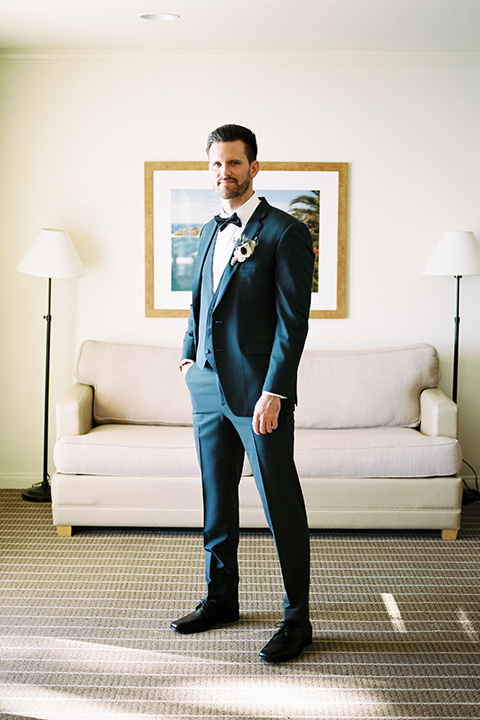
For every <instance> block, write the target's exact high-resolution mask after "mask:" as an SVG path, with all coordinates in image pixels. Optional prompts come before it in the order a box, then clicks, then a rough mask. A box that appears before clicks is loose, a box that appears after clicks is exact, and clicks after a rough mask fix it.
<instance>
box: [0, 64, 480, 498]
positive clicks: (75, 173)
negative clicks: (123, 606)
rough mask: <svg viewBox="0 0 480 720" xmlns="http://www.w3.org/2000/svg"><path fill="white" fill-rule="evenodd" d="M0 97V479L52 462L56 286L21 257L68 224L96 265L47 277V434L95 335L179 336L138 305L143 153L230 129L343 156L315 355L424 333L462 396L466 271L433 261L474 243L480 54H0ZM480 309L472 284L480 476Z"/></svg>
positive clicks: (463, 404) (287, 155) (263, 145)
mask: <svg viewBox="0 0 480 720" xmlns="http://www.w3.org/2000/svg"><path fill="white" fill-rule="evenodd" d="M0 92H1V97H2V102H1V106H0V113H1V114H0V156H1V167H2V172H1V173H0V205H1V212H0V244H1V250H2V263H1V266H0V272H1V284H0V301H1V304H0V314H1V322H2V339H3V342H2V348H3V349H2V355H1V364H0V367H1V397H2V412H1V419H0V423H1V426H0V442H1V445H2V447H1V458H2V464H1V468H0V485H3V486H4V487H14V486H19V487H20V486H27V487H28V486H29V485H30V484H31V481H33V480H39V479H40V475H41V464H42V460H41V458H42V429H43V373H44V346H45V322H44V320H43V315H44V314H45V310H46V289H47V288H46V280H43V279H41V278H33V277H30V276H27V275H20V274H19V273H16V272H15V265H16V263H17V261H18V260H19V258H20V257H21V255H22V254H23V252H24V251H25V249H26V248H27V247H28V245H29V244H30V242H31V241H32V240H33V239H34V237H35V235H36V233H37V232H38V230H39V229H40V228H41V227H54V228H62V229H67V230H69V231H70V234H71V236H72V239H73V241H74V243H75V245H76V247H77V250H78V252H79V255H80V256H81V258H82V260H83V262H84V264H85V266H86V269H87V271H88V275H87V276H86V277H85V278H82V279H80V280H78V281H65V280H64V281H55V282H54V297H53V326H52V331H53V346H52V387H51V403H52V423H51V424H52V428H51V438H52V440H51V445H53V439H54V422H53V405H54V402H55V400H56V398H57V397H58V396H59V394H60V393H62V392H63V391H64V390H65V389H66V388H67V387H68V385H69V384H70V382H71V380H72V378H73V364H74V359H75V356H76V353H77V349H78V346H79V344H80V343H81V341H82V340H83V339H85V338H97V339H104V340H117V341H126V342H133V341H140V342H145V343H154V344H167V345H171V346H177V345H178V346H180V343H181V339H182V336H183V332H184V327H185V321H184V320H182V319H146V318H145V317H144V279H143V278H144V275H143V273H144V215H143V163H144V161H145V160H198V159H200V160H203V159H204V151H203V148H204V142H205V138H206V135H207V134H208V132H209V131H210V130H211V129H212V128H213V127H216V126H217V125H220V124H222V123H224V122H238V123H241V124H245V125H248V126H250V127H252V128H253V129H254V130H255V131H256V133H257V137H258V140H259V145H260V160H262V159H263V160H265V161H267V160H268V161H274V160H285V161H307V160H311V161H343V162H348V163H349V166H350V189H349V232H348V279H347V289H348V298H347V308H348V309H347V313H348V317H347V319H345V320H314V321H312V323H311V329H310V334H309V338H308V343H307V344H308V347H311V348H333V349H335V348H356V347H357V348H360V347H362V348H363V347H380V346H387V345H398V344H404V343H415V342H428V343H431V344H433V345H435V346H436V347H437V348H438V350H439V351H440V354H441V367H442V373H443V379H442V387H443V388H444V389H445V391H446V392H447V393H450V388H451V365H452V363H451V355H452V346H453V317H454V310H455V308H454V300H455V281H454V280H453V278H437V277H426V276H423V275H422V270H423V267H424V266H425V264H426V262H427V260H428V259H429V257H430V255H431V253H432V252H433V250H434V248H435V246H436V243H437V242H438V240H439V239H440V237H441V234H442V233H443V231H444V230H462V229H466V230H473V231H474V232H475V233H476V235H477V238H480V206H479V198H480V173H479V168H480V133H479V132H478V128H479V127H480V58H479V56H478V55H476V56H464V57H458V56H452V57H450V58H448V57H447V58H445V57H442V56H435V55H433V56H432V55H419V56H397V55H385V56H369V55H338V56H329V55H322V54H321V53H319V54H318V55H301V54H297V55H294V54H291V55H279V56H277V57H273V56H271V55H270V56H267V55H265V56H264V55H262V54H261V53H259V54H258V55H256V56H249V57H246V58H243V57H241V56H239V55H238V53H236V54H235V55H234V56H233V57H227V58H225V57H224V56H217V55H215V54H213V53H212V54H211V55H207V56H205V55H201V56H198V55H196V54H194V53H192V54H191V56H188V55H184V54H182V55H180V54H179V55H177V56H175V55H173V56H172V55H171V54H170V55H163V54H162V53H158V54H147V55H142V54H130V55H128V54H126V55H121V54H116V55H106V54H105V55H98V54H90V55H85V54H83V55H82V54H77V55H69V56H59V55H49V56H32V55H31V56H28V55H24V56H20V55H18V56H4V57H3V58H1V56H0ZM221 98H223V99H221ZM479 307H480V277H466V278H464V279H463V281H462V303H461V317H462V323H461V364H460V386H459V405H460V440H461V443H462V446H463V449H464V454H465V457H466V458H467V459H468V460H469V462H470V463H471V464H473V465H475V466H476V468H477V470H478V469H480V447H479V443H478V420H477V416H478V406H479V403H480V379H479V378H480V372H479V371H480V332H479V330H480V315H479V311H478V309H479ZM52 470H53V465H52ZM466 470H467V472H466V474H469V473H470V471H469V470H468V469H466Z"/></svg>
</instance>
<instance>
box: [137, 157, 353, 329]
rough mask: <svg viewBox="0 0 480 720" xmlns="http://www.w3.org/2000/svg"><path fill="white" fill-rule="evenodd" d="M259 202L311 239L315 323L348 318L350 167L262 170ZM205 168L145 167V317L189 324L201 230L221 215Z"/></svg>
mask: <svg viewBox="0 0 480 720" xmlns="http://www.w3.org/2000/svg"><path fill="white" fill-rule="evenodd" d="M254 187H255V190H256V192H257V194H258V195H259V196H260V197H265V198H266V199H267V200H268V202H269V203H270V204H271V205H275V206H276V207H279V208H282V209H283V210H286V212H289V213H291V214H292V215H293V216H294V217H297V218H298V219H299V220H302V221H303V222H305V223H306V224H307V226H308V228H309V230H310V232H311V235H312V238H313V246H314V251H315V269H314V278H313V285H312V303H311V310H310V317H312V318H344V317H345V316H346V245H347V198H348V164H347V163H292V162H285V163H284V162H271V163H260V172H259V173H258V175H257V176H256V178H255V182H254ZM219 208H220V201H219V198H218V196H217V195H216V193H215V192H214V191H213V190H212V188H211V185H210V176H209V173H208V165H207V163H206V162H146V163H145V316H146V317H188V315H189V308H190V303H191V290H192V280H193V273H194V269H195V262H196V257H197V251H198V238H199V235H200V230H201V228H202V226H203V225H204V224H205V223H206V222H208V221H209V220H210V219H211V218H212V217H213V216H214V215H216V214H217V213H218V212H219Z"/></svg>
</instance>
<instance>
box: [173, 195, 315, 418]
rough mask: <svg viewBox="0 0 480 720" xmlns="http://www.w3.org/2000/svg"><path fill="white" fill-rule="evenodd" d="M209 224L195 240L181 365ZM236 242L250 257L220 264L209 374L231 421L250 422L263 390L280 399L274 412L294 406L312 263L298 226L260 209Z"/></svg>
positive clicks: (194, 334)
mask: <svg viewBox="0 0 480 720" xmlns="http://www.w3.org/2000/svg"><path fill="white" fill-rule="evenodd" d="M216 227H217V225H216V223H215V221H214V220H211V221H210V222H209V223H207V224H206V225H205V226H204V227H203V228H202V231H201V233H200V241H199V251H198V260H197V266H196V270H195V275H194V280H193V295H192V305H191V312H190V317H189V319H188V325H187V331H186V333H185V338H184V343H183V350H182V357H185V358H191V359H192V360H194V359H195V358H196V345H197V340H198V324H199V312H200V285H201V278H202V271H203V266H204V262H205V257H206V254H207V252H208V249H209V247H210V245H211V243H212V242H213V241H214V238H215V231H216ZM243 234H244V235H245V236H246V237H248V238H249V239H256V240H257V242H258V244H257V246H256V248H255V251H254V253H253V255H251V256H250V257H249V258H247V259H246V260H245V261H244V262H241V263H240V262H237V263H235V265H233V266H232V265H230V264H228V265H227V267H226V269H225V272H224V274H223V276H222V279H221V281H220V285H219V287H218V289H217V292H216V294H215V297H214V301H213V303H212V306H211V312H210V314H209V319H208V322H209V330H210V331H211V333H212V338H213V349H214V361H215V368H216V371H217V373H218V376H219V379H220V383H221V386H222V389H223V392H224V394H225V397H226V400H227V403H228V405H229V407H230V409H231V410H232V412H233V413H234V414H235V415H238V416H243V417H249V416H252V415H253V410H254V407H255V403H256V402H257V400H258V398H259V397H260V395H261V394H262V391H263V390H266V391H269V392H272V393H275V394H277V395H282V396H284V397H285V398H286V400H283V401H282V412H288V411H291V410H292V409H293V407H294V405H295V403H296V399H297V398H296V381H297V370H298V364H299V362H300V357H301V354H302V351H303V346H304V344H305V338H306V336H307V331H308V316H309V310H310V299H311V288H312V275H313V263H314V255H313V248H312V239H311V236H310V232H309V231H308V228H307V227H306V225H305V224H304V223H302V222H299V221H298V220H296V219H295V218H293V217H292V216H291V215H289V214H288V213H286V212H284V211H283V210H279V209H278V208H275V207H272V206H271V205H269V203H268V202H267V201H266V200H265V198H261V202H260V204H259V205H258V207H257V208H256V210H255V212H254V213H253V215H252V217H251V218H250V220H249V222H248V223H247V225H246V227H245V229H244V232H243Z"/></svg>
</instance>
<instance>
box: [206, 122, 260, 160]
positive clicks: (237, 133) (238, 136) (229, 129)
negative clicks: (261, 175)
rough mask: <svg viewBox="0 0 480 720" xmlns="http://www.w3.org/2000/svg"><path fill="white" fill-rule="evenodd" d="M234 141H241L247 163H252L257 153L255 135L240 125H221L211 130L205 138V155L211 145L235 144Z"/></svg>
mask: <svg viewBox="0 0 480 720" xmlns="http://www.w3.org/2000/svg"><path fill="white" fill-rule="evenodd" d="M236 140H241V141H242V142H243V144H244V145H245V154H246V156H247V158H248V162H249V163H252V162H254V161H255V160H256V159H257V152H258V146H257V138H256V137H255V133H253V132H252V131H251V130H249V129H248V128H246V127H243V126H242V125H221V126H220V127H218V128H216V130H212V132H211V133H210V135H209V136H208V138H207V155H208V154H209V152H210V147H211V146H212V144H213V143H216V142H235V141H236Z"/></svg>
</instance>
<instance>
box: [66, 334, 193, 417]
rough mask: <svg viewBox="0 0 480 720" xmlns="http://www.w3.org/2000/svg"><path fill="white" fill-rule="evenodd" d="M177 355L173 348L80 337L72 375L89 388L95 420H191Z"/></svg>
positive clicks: (178, 354)
mask: <svg viewBox="0 0 480 720" xmlns="http://www.w3.org/2000/svg"><path fill="white" fill-rule="evenodd" d="M180 359H181V358H180V350H178V349H175V348H164V347H155V346H150V345H128V344H123V343H109V342H99V341H97V340H86V341H85V342H84V343H83V345H82V346H81V348H80V353H79V357H78V362H77V369H76V377H77V380H78V381H79V382H81V383H84V384H86V385H92V386H93V388H94V399H93V417H94V420H95V422H96V423H97V424H105V423H129V424H157V425H191V424H192V406H191V403H190V395H189V393H188V390H187V388H186V386H185V380H184V378H183V375H182V373H181V372H179V370H178V366H179V363H180Z"/></svg>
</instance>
